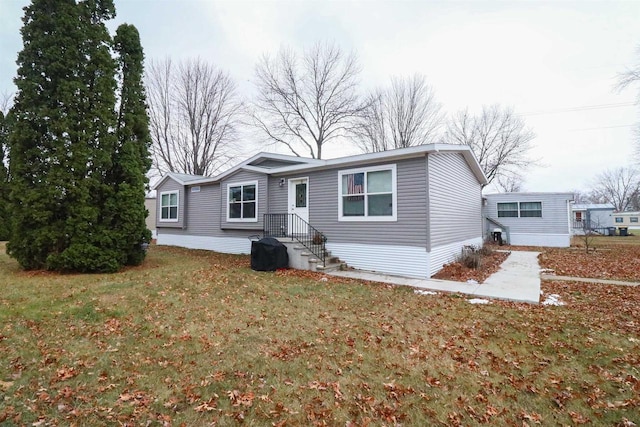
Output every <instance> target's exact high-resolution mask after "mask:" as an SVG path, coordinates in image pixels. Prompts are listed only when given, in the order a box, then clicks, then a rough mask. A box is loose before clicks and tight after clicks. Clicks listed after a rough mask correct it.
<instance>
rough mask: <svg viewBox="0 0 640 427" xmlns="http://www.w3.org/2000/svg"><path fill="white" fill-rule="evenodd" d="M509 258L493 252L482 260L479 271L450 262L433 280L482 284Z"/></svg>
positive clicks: (505, 254) (507, 254)
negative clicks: (472, 281)
mask: <svg viewBox="0 0 640 427" xmlns="http://www.w3.org/2000/svg"><path fill="white" fill-rule="evenodd" d="M508 256H509V253H508V252H497V251H493V252H491V254H490V255H488V256H484V257H483V258H482V264H481V266H480V268H479V269H477V270H476V269H473V268H468V267H465V266H464V265H462V264H460V263H459V262H452V263H451V264H447V265H445V266H444V267H443V268H442V270H440V271H439V272H438V273H436V274H435V275H434V276H433V278H434V279H443V280H455V281H456V282H466V281H467V280H475V281H476V282H478V283H482V282H484V281H485V280H486V279H487V278H488V277H489V276H491V275H492V274H493V273H495V272H496V271H498V270H499V269H500V265H501V264H502V263H503V262H504V260H506V259H507V257H508Z"/></svg>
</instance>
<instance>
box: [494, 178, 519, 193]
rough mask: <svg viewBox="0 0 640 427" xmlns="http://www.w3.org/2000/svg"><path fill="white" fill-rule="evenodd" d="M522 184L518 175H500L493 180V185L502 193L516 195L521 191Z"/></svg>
mask: <svg viewBox="0 0 640 427" xmlns="http://www.w3.org/2000/svg"><path fill="white" fill-rule="evenodd" d="M522 182H523V179H522V177H521V176H520V175H514V174H502V175H498V177H497V178H496V179H495V181H494V185H495V186H496V188H497V189H498V191H500V192H502V193H517V192H519V191H522Z"/></svg>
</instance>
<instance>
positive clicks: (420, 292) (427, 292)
mask: <svg viewBox="0 0 640 427" xmlns="http://www.w3.org/2000/svg"><path fill="white" fill-rule="evenodd" d="M413 293H414V294H418V295H438V293H437V292H433V291H421V290H419V289H416V290H415V291H413Z"/></svg>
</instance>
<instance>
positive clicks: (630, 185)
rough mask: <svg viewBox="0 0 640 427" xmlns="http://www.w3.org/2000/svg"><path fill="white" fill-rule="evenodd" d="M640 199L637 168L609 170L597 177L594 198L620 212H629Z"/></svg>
mask: <svg viewBox="0 0 640 427" xmlns="http://www.w3.org/2000/svg"><path fill="white" fill-rule="evenodd" d="M638 197H640V172H638V170H637V169H635V168H625V167H620V168H615V169H608V170H606V171H604V172H602V173H600V174H598V175H597V176H596V179H595V181H594V188H593V195H592V198H593V199H595V200H602V201H605V202H607V203H611V204H612V205H613V206H614V208H615V210H616V211H618V212H622V211H626V210H629V209H630V208H632V207H634V205H636V204H637V203H638Z"/></svg>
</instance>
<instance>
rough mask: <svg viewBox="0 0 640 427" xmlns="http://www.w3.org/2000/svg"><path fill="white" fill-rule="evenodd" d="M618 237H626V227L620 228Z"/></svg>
mask: <svg viewBox="0 0 640 427" xmlns="http://www.w3.org/2000/svg"><path fill="white" fill-rule="evenodd" d="M620 235H621V236H628V235H629V233H628V232H627V227H620Z"/></svg>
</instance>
